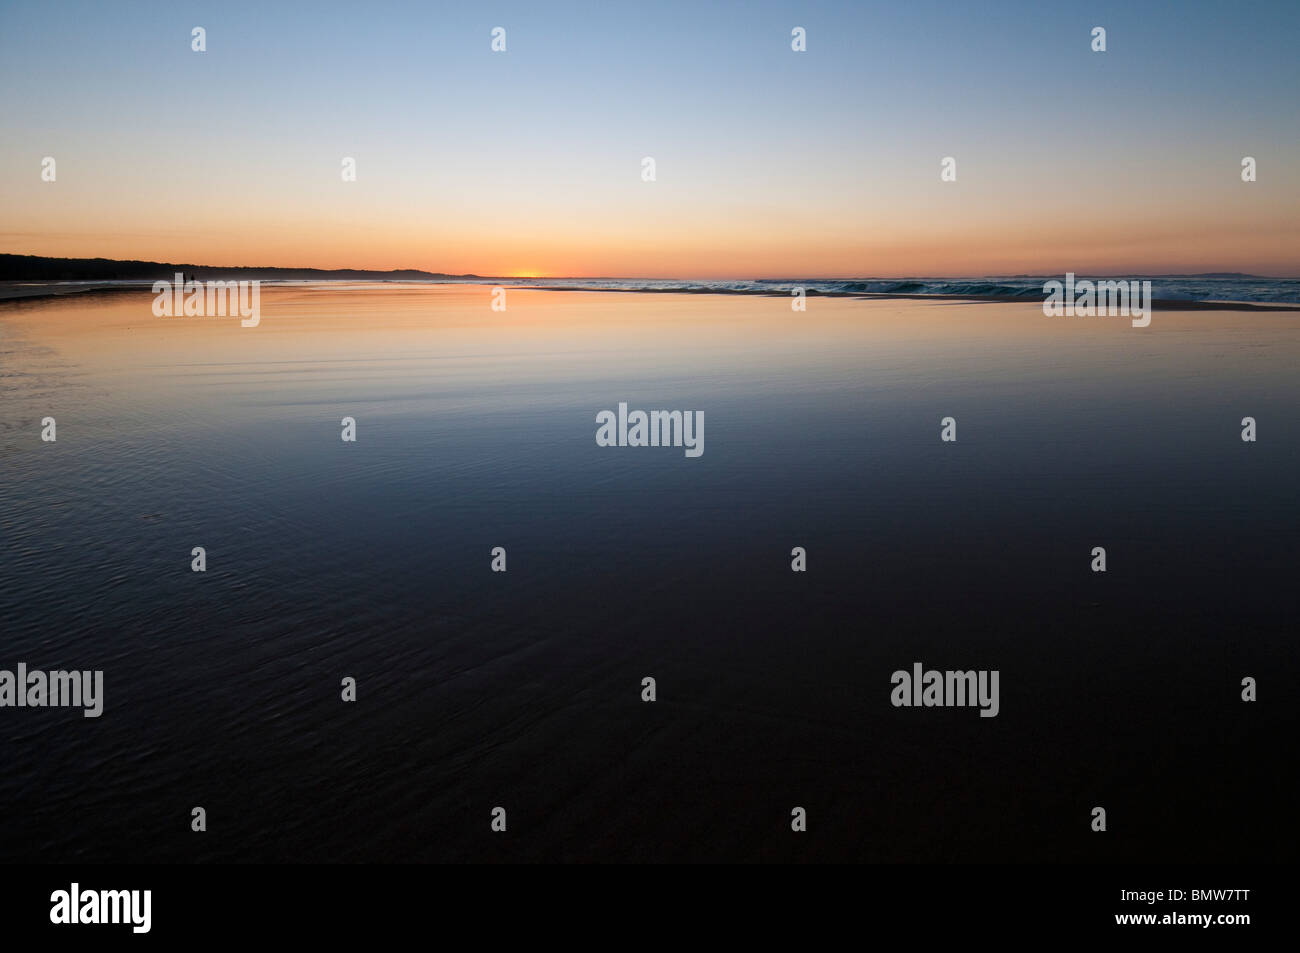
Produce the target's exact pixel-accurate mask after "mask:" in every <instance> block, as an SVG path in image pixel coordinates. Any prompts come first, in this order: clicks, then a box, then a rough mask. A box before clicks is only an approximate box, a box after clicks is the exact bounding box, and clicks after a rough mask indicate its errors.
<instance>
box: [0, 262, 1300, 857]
mask: <svg viewBox="0 0 1300 953" xmlns="http://www.w3.org/2000/svg"><path fill="white" fill-rule="evenodd" d="M1216 282H1222V283H1218V284H1216ZM537 284H540V283H539V282H537V281H533V282H513V283H512V285H511V287H510V290H509V292H508V299H507V301H508V304H507V308H506V310H505V311H501V312H497V311H493V310H492V308H491V300H492V294H491V288H488V287H484V286H483V285H475V284H463V283H462V284H428V285H418V284H417V285H411V284H403V285H400V286H389V285H384V284H367V283H358V282H352V283H348V284H345V285H343V284H340V285H312V284H309V283H284V284H278V283H269V284H268V286H267V287H265V288H263V291H262V302H261V308H262V319H261V323H260V324H259V325H258V326H257V327H254V328H243V327H240V323H239V321H238V320H237V319H229V318H159V317H155V316H154V314H153V313H152V311H151V302H152V300H153V299H152V295H150V294H149V293H148V292H147V291H136V292H117V293H111V294H97V293H86V294H78V295H73V296H65V297H60V298H55V299H50V300H39V301H27V302H8V303H5V304H0V458H2V460H3V466H2V468H0V669H7V670H13V669H14V668H15V666H16V665H17V664H18V663H23V664H25V665H26V666H27V667H28V668H29V669H38V668H39V669H44V670H55V669H67V670H77V671H84V670H100V671H102V672H103V673H104V674H103V712H102V714H101V715H100V716H99V717H97V718H86V717H83V714H82V712H81V711H80V710H79V709H69V708H49V707H46V708H30V707H29V708H12V707H10V708H0V763H3V764H4V765H5V770H4V771H3V772H0V806H2V807H3V810H4V816H5V819H6V822H5V824H4V825H0V857H3V858H4V859H5V860H6V861H10V862H20V861H21V862H26V861H42V860H45V861H55V860H57V861H73V860H77V861H94V862H98V861H167V862H230V861H466V860H468V861H516V860H518V861H524V860H607V861H633V860H639V861H692V862H693V861H758V860H784V861H804V860H809V861H811V860H823V861H825V860H831V861H837V860H845V861H848V860H852V861H958V862H961V861H1038V862H1057V861H1059V862H1067V861H1083V862H1087V861H1103V860H1104V861H1143V862H1178V861H1182V860H1193V859H1194V860H1196V861H1213V860H1224V861H1255V860H1266V861H1267V860H1286V859H1290V858H1291V857H1293V856H1294V850H1295V846H1296V833H1297V826H1296V824H1295V822H1294V821H1288V822H1286V826H1284V827H1282V828H1279V826H1278V822H1277V818H1291V817H1293V816H1294V812H1293V810H1292V805H1293V803H1294V799H1295V796H1296V793H1297V792H1296V789H1295V783H1294V781H1293V780H1290V775H1291V771H1290V762H1291V760H1292V756H1291V750H1292V747H1293V734H1294V726H1295V719H1294V704H1293V701H1292V700H1293V699H1294V697H1295V691H1296V677H1297V674H1300V672H1298V669H1300V658H1298V656H1297V653H1296V652H1295V649H1294V627H1295V618H1296V610H1297V594H1296V587H1295V585H1294V576H1295V553H1296V552H1297V547H1298V544H1300V520H1298V519H1297V517H1300V501H1298V499H1297V491H1296V481H1295V474H1296V472H1297V463H1300V413H1298V412H1300V378H1297V375H1296V373H1295V368H1296V366H1297V361H1298V360H1300V321H1298V320H1297V318H1296V317H1295V316H1293V315H1291V314H1287V313H1278V312H1267V313H1250V312H1244V311H1243V312H1236V311H1176V310H1171V309H1164V310H1157V311H1156V312H1155V315H1154V320H1153V321H1152V323H1151V325H1150V327H1148V328H1133V327H1131V326H1130V323H1129V321H1128V320H1127V319H1125V318H1071V319H1064V318H1057V319H1053V318H1047V317H1045V316H1044V315H1043V313H1042V308H1041V283H1040V285H1039V289H1040V293H1038V294H1036V295H1031V294H1029V293H1028V292H1027V293H1026V295H1025V296H1026V297H1028V298H1033V299H1034V300H1031V301H1026V302H1025V303H1023V304H1022V303H1015V302H1001V301H988V302H978V301H950V300H910V299H890V298H881V299H860V298H856V297H852V296H848V295H845V296H827V297H824V298H813V299H810V300H809V303H808V310H807V311H806V312H802V313H796V312H792V311H791V308H790V303H789V301H788V300H785V299H783V298H781V297H768V296H764V295H760V294H748V295H746V294H740V295H734V294H733V295H727V294H709V293H693V294H680V293H670V292H671V291H672V290H674V289H671V288H669V287H655V288H653V289H651V288H649V287H647V286H645V285H644V284H643V285H642V286H638V287H636V288H629V289H627V290H628V292H629V293H623V294H606V293H593V292H577V291H573V292H570V291H561V290H553V288H551V289H547V288H545V287H537V288H529V287H523V285H537ZM551 284H552V285H555V286H558V281H554V282H552V283H551ZM741 284H745V285H746V287H745V288H727V289H722V290H751V291H752V290H754V286H756V285H757V284H758V283H741ZM812 284H813V285H815V284H816V283H812ZM861 284H863V285H864V288H862V289H859V290H862V291H871V290H873V289H872V288H870V287H865V286H869V285H871V282H869V281H864V282H862V283H861ZM1296 284H1297V283H1296V282H1294V281H1292V282H1283V283H1277V284H1273V285H1267V286H1265V285H1264V284H1263V283H1260V282H1258V281H1257V280H1256V279H1250V280H1245V279H1241V280H1238V279H1204V280H1203V281H1201V283H1200V285H1197V286H1196V287H1191V286H1179V287H1178V288H1176V289H1167V290H1166V293H1165V294H1164V297H1169V296H1170V294H1172V293H1173V291H1176V290H1180V289H1181V290H1182V291H1186V293H1187V294H1189V295H1192V296H1193V297H1192V298H1189V299H1188V300H1209V299H1213V300H1222V299H1224V298H1225V295H1239V296H1241V297H1237V298H1235V299H1234V300H1242V301H1247V300H1249V301H1294V300H1296V297H1295V288H1296ZM1282 285H1286V286H1288V287H1289V290H1287V288H1284V287H1282ZM1005 286H1006V287H1016V285H1015V284H1014V283H1013V282H1012V283H1007V284H1006V285H1005ZM1229 286H1231V287H1229ZM763 287H764V288H766V287H767V285H766V284H764V285H763ZM1198 289H1199V290H1198ZM1252 289H1253V290H1252ZM648 290H655V291H658V292H660V293H654V294H651V293H637V292H645V291H648ZM678 290H690V291H695V292H707V291H710V290H718V289H713V288H710V287H703V286H700V287H697V286H694V285H693V286H692V287H690V288H689V289H685V288H683V289H678ZM776 290H777V291H781V290H782V289H781V288H780V287H779V283H778V287H777V288H776ZM830 290H835V289H830ZM838 290H841V291H845V292H848V291H849V290H850V289H846V288H841V289H838ZM786 293H788V292H786ZM904 293H910V292H904ZM951 293H968V292H955V291H954V292H951ZM1012 293H1014V292H1007V294H1012ZM999 294H1001V292H999ZM1248 294H1249V295H1255V296H1256V297H1245V295H1248ZM1279 295H1280V296H1281V297H1277V296H1279ZM1156 296H1157V297H1158V298H1159V297H1161V296H1162V295H1161V292H1160V290H1159V289H1157V292H1156ZM1270 296H1273V297H1270ZM620 403H626V404H627V405H628V406H629V407H631V408H643V409H646V410H652V409H663V410H680V411H683V412H699V413H701V414H702V415H703V419H704V421H705V422H706V425H705V427H704V434H705V438H704V442H703V452H702V453H701V454H700V455H698V456H696V457H692V456H689V455H687V454H686V453H684V452H683V450H682V449H681V448H678V447H674V446H661V447H652V446H629V445H622V446H600V445H599V444H598V442H597V439H596V436H597V430H598V424H597V415H598V414H599V413H601V412H602V411H615V412H616V411H617V410H618V407H619V404H620ZM46 417H53V418H54V419H55V420H56V422H57V438H56V440H54V441H53V442H49V441H44V440H42V439H41V433H42V429H43V421H44V419H45V418H46ZM345 417H350V418H352V420H353V421H354V425H355V436H356V439H355V441H351V442H346V441H344V440H342V439H341V435H342V433H343V430H344V424H343V419H344V418H345ZM1246 417H1251V418H1253V419H1254V420H1255V421H1256V422H1257V439H1256V440H1255V441H1253V442H1246V441H1243V440H1242V439H1241V433H1242V430H1243V423H1242V421H1243V418H1246ZM945 418H952V420H953V421H954V427H955V434H956V440H955V441H944V440H942V439H941V434H942V431H943V424H942V421H943V420H944V419H945ZM195 547H202V548H203V549H204V552H205V558H206V571H205V572H194V571H192V568H191V566H192V562H193V558H194V557H193V555H192V553H193V550H194V548H195ZM498 547H500V548H501V549H503V550H504V551H505V554H506V560H507V569H506V571H505V572H493V571H492V564H493V561H494V556H493V551H494V549H496V548H498ZM1095 547H1103V548H1104V549H1105V550H1106V557H1107V568H1106V571H1105V572H1104V573H1101V572H1094V571H1093V570H1092V565H1093V563H1094V558H1095V557H1094V555H1093V550H1094V548H1095ZM795 548H800V549H802V550H803V551H804V553H805V554H806V567H807V568H806V571H804V572H793V571H792V569H791V565H792V558H793V557H792V551H793V550H794V549H795ZM917 663H920V664H922V665H923V666H924V667H925V668H935V669H940V670H953V669H961V670H980V671H997V672H999V673H1000V681H999V686H1000V705H999V710H998V713H997V715H996V717H980V712H979V711H978V710H976V709H975V708H972V707H936V708H926V707H898V706H896V705H894V704H892V703H891V688H892V684H891V677H892V675H893V673H894V672H896V671H899V670H902V671H911V670H912V669H913V666H914V665H915V664H917ZM647 677H649V678H653V679H654V685H655V691H656V698H655V700H654V701H653V702H647V701H643V700H642V699H643V693H644V685H645V682H644V679H646V678H647ZM1246 677H1250V678H1254V679H1256V680H1257V682H1258V701H1255V702H1245V701H1243V700H1242V691H1243V689H1242V679H1243V678H1246ZM349 678H350V679H355V686H356V700H355V701H344V700H343V693H344V688H343V680H344V679H349ZM1174 792H1176V793H1177V797H1176V798H1175V797H1173V793H1174ZM1097 806H1101V807H1104V808H1105V810H1106V812H1107V817H1108V830H1107V832H1106V833H1104V834H1101V833H1096V832H1094V831H1092V830H1091V827H1090V824H1091V821H1092V813H1091V812H1092V811H1093V809H1094V808H1095V807H1097ZM195 807H202V808H203V809H204V812H205V816H206V830H205V831H203V832H195V831H194V830H192V829H191V823H192V816H193V814H192V812H193V809H194V808H195ZM497 807H502V808H504V809H505V811H506V812H507V815H508V828H507V830H506V831H505V832H498V831H494V830H493V829H492V827H491V822H492V819H493V813H492V812H493V810H494V808H497ZM796 807H800V808H803V809H805V811H806V816H807V831H806V832H798V833H796V832H794V831H792V829H791V817H792V811H793V810H794V809H795V808H796Z"/></svg>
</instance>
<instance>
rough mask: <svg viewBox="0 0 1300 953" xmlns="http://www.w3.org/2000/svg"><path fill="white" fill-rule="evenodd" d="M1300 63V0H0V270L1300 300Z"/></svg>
mask: <svg viewBox="0 0 1300 953" xmlns="http://www.w3.org/2000/svg"><path fill="white" fill-rule="evenodd" d="M194 26H203V27H205V28H206V30H207V46H208V50H207V52H206V53H195V52H192V51H191V50H190V30H191V28H192V27H194ZM495 26H503V27H505V28H506V30H507V36H508V47H509V48H508V52H506V53H504V54H502V53H493V52H491V50H490V48H489V44H490V35H489V34H490V30H491V29H492V28H493V27H495ZM795 26H802V27H804V28H805V29H806V30H807V34H808V51H807V52H806V53H794V52H792V51H791V49H790V31H791V29H792V28H793V27H795ZM1094 26H1104V27H1105V28H1106V29H1107V31H1108V46H1109V50H1108V52H1106V53H1104V54H1100V53H1093V52H1092V51H1091V50H1090V47H1089V42H1090V31H1091V29H1092V27H1094ZM1298 39H1300V4H1297V3H1295V2H1289V0H1288V2H1282V0H1277V2H1240V3H1233V4H1224V3H1213V4H1211V3H1201V2H1160V3H1132V2H1098V0H1089V2H1086V3H1072V2H1063V3H1051V4H1043V3H1039V2H991V3H981V4H956V3H927V2H920V0H908V2H907V3H898V4H890V5H888V6H886V5H883V4H864V3H854V2H844V3H826V4H816V3H814V4H801V3H798V4H797V3H739V2H737V3H718V4H708V5H701V4H695V3H659V2H656V3H652V4H632V3H609V2H599V3H598V2H593V3H564V4H545V3H538V2H531V3H517V4H507V3H501V4H495V3H484V4H475V3H462V4H448V5H442V4H424V3H419V4H416V3H411V4H399V3H382V2H369V3H364V4H358V3H333V2H310V3H307V2H304V3H266V2H257V3H244V2H222V3H184V2H174V3H163V2H159V3H152V2H149V3H132V4H116V3H114V4H108V3H102V2H78V3H59V4H49V3H36V2H13V0H7V2H5V4H4V5H3V6H2V7H0V130H2V131H3V145H2V146H0V251H6V252H14V253H22V254H40V255H58V256H73V257H94V256H102V257H109V258H140V259H151V260H163V261H183V262H196V263H204V264H216V265H267V266H270V265H279V266H297V267H306V266H311V267H321V268H337V267H357V268H376V269H389V268H421V269H426V270H430V271H442V272H450V273H463V272H473V273H477V274H481V275H505V276H515V275H551V276H558V275H584V276H599V275H605V276H637V277H682V278H721V277H736V278H747V277H776V278H779V277H810V278H811V277H836V276H877V275H878V276H904V275H936V276H940V275H941V276H961V275H986V274H1018V273H1032V274H1059V273H1063V272H1065V271H1067V270H1072V271H1075V272H1079V273H1089V272H1091V273H1113V274H1124V273H1174V272H1202V271H1245V272H1252V273H1255V274H1263V275H1279V276H1296V275H1300V56H1297V52H1296V51H1297V40H1298ZM1247 155H1249V156H1254V157H1255V158H1256V159H1257V160H1258V169H1259V172H1258V176H1259V178H1258V181H1257V182H1254V183H1250V184H1247V183H1243V182H1242V181H1241V177H1240V164H1241V159H1242V157H1243V156H1247ZM44 156H53V157H55V158H56V160H57V163H58V180H57V182H55V183H47V182H43V181H41V178H40V164H41V159H42V157H44ZM344 156H352V157H355V158H356V160H357V168H358V181H357V182H355V183H344V182H342V181H341V179H340V174H339V173H340V162H341V159H342V157H344ZM643 156H653V157H654V158H655V160H656V162H657V167H658V181H656V182H654V183H646V182H643V181H641V176H640V172H641V159H642V157H643ZM944 156H954V157H955V158H956V160H957V171H958V175H957V181H956V182H955V183H943V182H941V181H940V179H939V170H940V160H941V159H942V158H943V157H944Z"/></svg>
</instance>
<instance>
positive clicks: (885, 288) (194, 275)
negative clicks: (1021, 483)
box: [0, 254, 1300, 312]
mask: <svg viewBox="0 0 1300 953" xmlns="http://www.w3.org/2000/svg"><path fill="white" fill-rule="evenodd" d="M177 274H182V275H184V280H186V281H189V280H197V281H218V280H243V281H262V282H267V283H271V284H274V283H277V282H313V283H315V282H319V283H321V284H328V283H331V282H375V283H405V282H410V283H413V284H417V285H421V284H462V283H463V284H486V283H492V284H500V285H503V286H506V287H510V288H530V289H536V290H541V291H584V292H621V293H625V294H722V295H757V296H768V297H772V296H776V297H789V295H790V294H791V289H793V288H803V289H804V293H805V294H806V295H808V296H810V297H816V296H821V297H840V298H860V299H918V300H934V301H971V302H978V301H984V302H1021V303H1029V302H1041V301H1042V300H1043V291H1042V285H1043V282H1044V280H1047V279H1050V278H1052V277H1053V276H1050V275H1048V276H1035V275H1012V276H1001V277H999V276H991V277H985V278H844V279H826V278H814V279H799V278H782V279H776V278H759V279H736V280H703V279H701V280H675V279H664V278H645V279H638V278H578V277H555V278H508V277H504V276H485V275H476V274H459V275H457V274H448V273H444V272H432V271H423V270H420V269H414V268H406V269H393V270H390V271H374V270H368V269H359V268H338V269H323V268H285V267H262V266H248V265H238V266H219V265H194V264H176V263H168V262H154V261H118V260H114V259H109V258H46V257H42V256H39V255H14V254H0V302H12V301H20V300H21V301H34V300H39V299H42V298H53V297H62V296H65V295H69V294H87V293H118V292H140V291H142V290H148V289H149V287H150V286H151V285H152V283H153V282H155V281H169V282H170V281H173V280H175V279H176V275H177ZM1091 277H1095V278H1106V277H1134V276H1108V275H1092V276H1091ZM1138 277H1142V278H1150V279H1151V280H1152V283H1153V285H1154V287H1155V290H1156V294H1155V298H1154V303H1155V305H1156V306H1158V307H1160V308H1162V309H1164V310H1171V309H1179V310H1185V311H1238V310H1240V311H1286V312H1293V311H1297V310H1298V309H1300V279H1296V278H1267V277H1262V276H1258V275H1250V274H1243V273H1239V272H1214V273H1202V274H1195V275H1143V276H1138Z"/></svg>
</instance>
